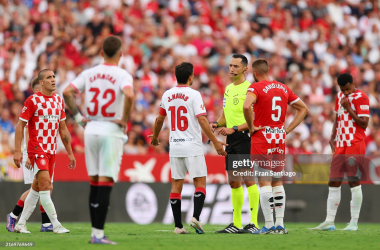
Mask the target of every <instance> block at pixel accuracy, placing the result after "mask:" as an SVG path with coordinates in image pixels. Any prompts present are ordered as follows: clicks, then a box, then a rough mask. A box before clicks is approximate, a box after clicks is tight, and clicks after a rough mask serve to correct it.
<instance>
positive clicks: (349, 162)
mask: <svg viewBox="0 0 380 250" xmlns="http://www.w3.org/2000/svg"><path fill="white" fill-rule="evenodd" d="M365 151H366V147H365V142H364V141H361V142H357V143H355V144H352V145H351V147H339V148H336V150H335V153H334V156H333V159H332V162H331V167H330V179H331V178H340V179H342V178H343V177H344V174H345V173H346V174H347V177H358V178H360V177H361V171H360V168H362V167H363V164H364V161H365V159H364V155H365Z"/></svg>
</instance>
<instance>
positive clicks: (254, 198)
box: [247, 184, 260, 227]
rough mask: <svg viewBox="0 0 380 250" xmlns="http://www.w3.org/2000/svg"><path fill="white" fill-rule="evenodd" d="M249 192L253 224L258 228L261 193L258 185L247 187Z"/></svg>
mask: <svg viewBox="0 0 380 250" xmlns="http://www.w3.org/2000/svg"><path fill="white" fill-rule="evenodd" d="M247 190H248V198H249V207H250V210H251V222H252V223H253V224H255V226H256V227H258V224H257V213H258V210H259V201H260V193H259V189H258V188H257V185H256V184H255V185H252V186H250V187H247Z"/></svg>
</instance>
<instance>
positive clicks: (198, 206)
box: [193, 187, 206, 221]
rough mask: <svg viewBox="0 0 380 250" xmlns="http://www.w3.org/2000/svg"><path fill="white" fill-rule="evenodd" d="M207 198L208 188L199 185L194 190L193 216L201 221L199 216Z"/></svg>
mask: <svg viewBox="0 0 380 250" xmlns="http://www.w3.org/2000/svg"><path fill="white" fill-rule="evenodd" d="M205 199H206V189H205V188H203V187H199V188H196V189H195V192H194V212H193V217H194V218H195V219H197V220H198V221H199V216H200V215H201V212H202V208H203V204H204V203H205Z"/></svg>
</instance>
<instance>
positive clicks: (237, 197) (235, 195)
mask: <svg viewBox="0 0 380 250" xmlns="http://www.w3.org/2000/svg"><path fill="white" fill-rule="evenodd" d="M256 188H257V187H256ZM231 190H232V208H233V209H234V211H233V223H234V225H235V227H237V228H241V210H242V209H243V203H244V191H243V186H240V187H239V188H231Z"/></svg>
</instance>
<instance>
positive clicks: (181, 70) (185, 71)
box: [175, 62, 193, 84]
mask: <svg viewBox="0 0 380 250" xmlns="http://www.w3.org/2000/svg"><path fill="white" fill-rule="evenodd" d="M192 74H193V65H192V64H191V63H189V62H183V63H181V64H180V65H177V66H176V67H175V77H176V78H177V82H178V83H180V84H181V83H182V84H184V83H187V80H189V77H190V76H191V75H192Z"/></svg>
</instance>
